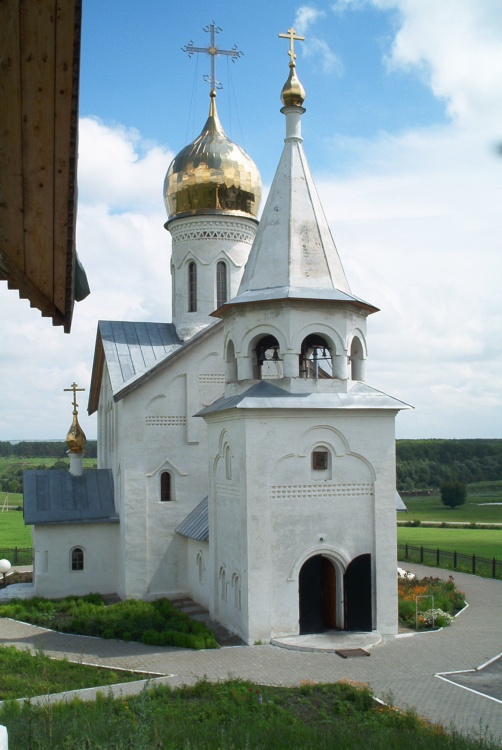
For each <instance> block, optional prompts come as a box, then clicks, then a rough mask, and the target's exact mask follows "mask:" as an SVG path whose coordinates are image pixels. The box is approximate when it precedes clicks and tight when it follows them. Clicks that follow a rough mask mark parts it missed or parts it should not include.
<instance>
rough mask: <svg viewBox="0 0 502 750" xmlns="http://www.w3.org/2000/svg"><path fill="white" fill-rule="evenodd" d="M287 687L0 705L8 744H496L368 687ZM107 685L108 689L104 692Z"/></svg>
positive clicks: (149, 747)
mask: <svg viewBox="0 0 502 750" xmlns="http://www.w3.org/2000/svg"><path fill="white" fill-rule="evenodd" d="M305 682H306V684H304V685H300V686H298V687H293V688H280V687H268V686H262V685H256V684H254V683H250V682H243V681H236V680H233V681H228V682H221V683H216V684H214V685H213V684H210V683H209V682H207V681H202V682H200V683H198V684H197V685H195V686H193V687H190V686H185V687H182V688H178V689H170V688H169V687H168V686H158V687H156V688H154V689H151V690H145V691H143V692H142V693H141V694H139V695H137V696H134V697H131V698H127V699H126V698H118V699H114V698H112V697H110V696H106V695H105V694H104V695H101V696H100V697H98V699H97V700H96V701H90V702H83V701H79V700H73V701H71V702H69V703H65V702H64V703H59V704H54V705H50V704H42V705H40V706H37V705H33V704H30V703H29V702H24V703H23V704H22V705H20V704H18V703H15V702H13V701H11V702H8V703H5V704H4V705H3V706H1V707H0V723H1V724H4V725H5V726H6V727H7V730H8V733H9V748H10V750H26V748H33V749H35V748H36V749H37V750H49V749H50V750H65V749H69V748H71V749H72V750H90V749H91V748H93V749H94V750H98V749H99V750H119V748H120V749H122V748H124V749H125V748H135V750H155V749H156V748H159V749H160V748H166V750H167V748H173V749H174V748H180V750H181V749H183V750H189V749H190V750H213V749H214V750H230V749H231V748H232V749H234V748H247V750H262V749H263V748H267V750H284V748H288V750H304V749H305V748H316V750H334V749H335V748H344V750H360V748H361V747H367V748H372V750H402V748H403V747H405V748H408V747H409V748H420V750H447V749H449V750H451V748H455V750H495V748H496V745H495V743H494V742H491V741H490V740H489V739H488V740H486V739H485V738H484V737H480V738H476V739H474V738H472V739H468V738H466V737H463V736H461V735H459V734H458V733H456V732H454V731H453V732H450V731H445V730H444V729H443V728H442V727H440V726H438V725H431V724H429V723H428V722H426V721H424V720H422V719H420V718H419V717H418V716H417V715H416V714H415V713H414V712H413V710H409V711H406V712H401V711H396V710H395V709H393V708H392V707H387V706H382V705H378V704H377V703H375V702H374V700H373V697H372V693H371V690H370V689H369V688H368V686H365V685H352V684H349V683H348V682H339V683H336V684H333V685H314V684H313V683H312V682H311V680H309V679H308V678H307V679H306V680H305ZM105 692H106V691H104V693H105Z"/></svg>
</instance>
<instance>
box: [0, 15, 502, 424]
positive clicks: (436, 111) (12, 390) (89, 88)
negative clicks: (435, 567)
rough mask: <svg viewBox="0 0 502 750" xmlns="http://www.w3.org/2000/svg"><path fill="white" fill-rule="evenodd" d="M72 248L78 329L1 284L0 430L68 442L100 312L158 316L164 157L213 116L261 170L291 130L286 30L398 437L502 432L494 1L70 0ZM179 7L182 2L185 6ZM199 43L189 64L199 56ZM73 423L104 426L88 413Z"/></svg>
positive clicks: (501, 73) (164, 280) (309, 132)
mask: <svg viewBox="0 0 502 750" xmlns="http://www.w3.org/2000/svg"><path fill="white" fill-rule="evenodd" d="M83 5H84V10H83V30H82V62H81V98H80V115H81V123H80V140H79V166H78V174H79V210H78V226H77V246H78V252H79V255H80V258H81V260H82V262H83V264H84V266H85V268H86V270H87V274H88V277H89V282H90V285H91V290H92V293H91V296H90V297H89V298H88V299H87V300H85V301H83V302H81V303H78V304H77V305H76V307H75V314H74V322H73V327H72V333H71V334H70V335H69V336H66V335H65V334H63V333H62V331H61V330H60V329H56V328H52V327H51V324H50V322H49V321H48V320H46V319H42V318H41V317H40V315H39V314H38V312H37V311H36V310H32V309H30V307H29V305H28V303H27V302H26V301H25V300H19V298H18V296H17V294H16V293H15V292H13V291H10V290H7V288H6V285H5V284H4V283H3V282H2V284H0V315H1V316H2V321H3V323H2V351H1V354H0V358H1V359H0V361H1V364H2V367H1V368H0V439H16V438H63V437H64V435H65V433H66V430H67V428H68V427H69V424H70V421H71V399H70V398H69V396H68V394H67V393H64V391H63V389H64V388H65V387H68V386H69V385H70V384H71V383H72V382H73V381H74V380H76V381H77V382H78V384H79V385H80V386H82V387H85V388H86V389H88V388H89V383H90V372H91V366H92V357H93V351H94V341H95V335H96V324H97V321H98V320H99V319H105V320H106V319H108V320H156V321H169V320H170V293H171V289H170V287H171V284H170V277H169V254H170V237H169V234H168V233H167V232H166V231H165V229H164V227H163V225H164V222H165V220H166V214H165V209H164V205H163V200H162V186H163V180H164V176H165V173H166V171H167V168H168V166H169V163H170V161H171V159H172V158H173V156H174V155H175V154H176V153H177V152H178V151H179V150H181V148H182V147H183V146H184V145H186V143H187V142H188V141H191V140H192V139H193V138H194V137H195V136H196V135H198V133H199V132H200V130H201V128H202V125H203V124H204V121H205V119H206V116H207V110H208V86H207V84H206V83H205V82H204V81H203V75H204V74H205V73H207V72H208V60H207V57H206V56H202V55H200V56H194V57H193V58H191V59H190V58H189V57H188V56H187V55H186V54H185V53H183V52H182V51H181V47H183V46H184V45H185V44H186V43H187V42H188V41H189V40H192V41H193V42H194V44H196V45H197V46H206V45H207V43H208V39H209V36H208V34H206V33H205V32H204V31H203V27H204V26H206V25H207V24H208V23H210V22H211V21H212V20H214V21H215V22H216V23H217V25H218V26H220V27H221V29H222V31H221V33H220V34H219V35H218V37H217V44H218V46H219V47H222V48H225V49H227V48H229V47H232V46H233V45H234V44H236V45H237V46H238V48H239V49H240V50H242V51H243V52H244V55H243V57H242V58H240V59H239V60H238V61H237V62H236V63H235V64H231V63H230V64H227V61H226V60H225V59H223V60H221V61H220V62H219V64H218V66H217V78H218V79H219V80H220V81H221V82H222V84H223V89H222V90H221V91H219V92H218V100H217V101H218V110H219V115H220V119H221V120H222V123H223V126H224V127H225V130H226V131H227V133H228V135H229V136H230V137H232V138H233V139H234V140H235V141H236V142H238V143H239V144H240V145H242V146H243V147H244V148H245V149H246V150H247V152H248V153H249V154H250V156H251V157H252V158H253V159H254V161H255V162H256V164H257V166H258V168H259V169H260V171H261V174H262V179H263V183H264V187H265V192H266V191H267V190H268V187H269V186H270V183H271V181H272V177H273V174H274V171H275V167H276V165H277V162H278V159H279V156H280V153H281V149H282V145H283V138H284V118H283V116H282V115H281V114H280V111H279V110H280V107H281V103H280V99H279V96H280V91H281V88H282V85H283V83H284V81H285V80H286V78H287V75H288V62H289V59H288V56H287V50H288V43H287V42H286V41H285V40H281V39H279V38H278V36H277V35H278V33H279V32H285V31H287V29H288V28H289V27H290V26H294V28H295V29H296V30H297V31H298V32H299V33H302V34H304V35H305V37H306V40H305V42H303V43H298V44H297V45H296V51H297V54H298V57H297V69H298V74H299V77H300V79H301V81H302V83H303V85H304V87H305V89H306V92H307V98H306V101H305V107H306V109H307V111H306V114H305V115H304V117H303V122H302V128H303V136H304V148H305V151H306V154H307V158H308V161H309V163H310V167H311V170H312V172H313V175H314V179H315V182H316V184H317V188H318V191H319V194H320V197H321V201H322V202H323V205H324V209H325V212H326V215H327V218H328V221H329V224H330V226H331V230H332V233H333V236H334V239H335V242H336V244H337V247H338V250H339V253H340V257H341V259H342V263H343V265H344V268H345V271H346V274H347V277H348V279H349V283H350V285H351V288H352V291H353V293H354V294H355V295H356V296H359V297H362V298H363V299H367V300H368V301H369V302H371V303H373V304H374V305H376V306H377V307H379V308H381V312H379V313H377V314H376V315H372V316H371V317H370V320H369V329H368V345H369V358H368V364H367V381H368V383H369V384H370V385H372V386H374V387H376V388H378V389H380V390H383V391H385V392H387V393H390V394H392V395H394V396H396V397H397V398H400V399H402V400H403V401H405V402H407V403H410V404H412V405H414V407H415V409H414V410H410V411H408V412H405V413H402V414H401V415H400V416H399V417H398V420H397V436H398V437H415V438H419V437H423V438H426V437H456V438H462V437H499V436H500V428H501V425H502V410H501V394H502V375H501V373H502V362H501V359H502V355H501V347H500V342H501V340H502V316H501V313H500V302H499V300H500V279H501V278H502V263H501V259H502V252H501V251H502V247H501V244H502V211H501V199H500V196H501V188H502V159H501V158H500V156H497V155H496V153H495V149H494V145H495V144H496V143H498V142H500V141H502V6H501V5H500V0H482V2H480V0H440V2H439V1H438V0H319V1H318V2H305V3H295V2H291V1H289V0H288V1H286V0H275V2H270V1H269V2H264V0H257V1H255V2H253V3H250V4H241V3H239V4H237V3H227V2H224V3H221V2H220V3H218V4H216V3H212V2H209V0H192V2H190V3H189V4H185V5H184V6H182V5H181V4H174V3H172V2H168V1H167V0H162V1H161V0H145V2H138V1H137V0H120V1H119V0H84V3H83ZM187 9H188V10H187ZM197 57H198V58H199V59H196V58H197ZM86 400H87V396H84V397H81V398H80V406H81V412H80V416H81V422H82V425H83V427H84V429H85V430H86V432H87V434H88V437H95V436H96V420H95V417H93V418H88V417H87V416H86V414H85V405H86Z"/></svg>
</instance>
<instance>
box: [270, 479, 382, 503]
mask: <svg viewBox="0 0 502 750" xmlns="http://www.w3.org/2000/svg"><path fill="white" fill-rule="evenodd" d="M371 495H373V485H372V484H371V483H364V484H322V485H320V484H291V485H281V486H279V485H276V486H272V487H271V488H270V498H271V500H300V499H301V500H304V499H313V500H315V499H316V498H325V497H356V496H357V497H368V496H371Z"/></svg>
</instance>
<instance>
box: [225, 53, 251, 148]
mask: <svg viewBox="0 0 502 750" xmlns="http://www.w3.org/2000/svg"><path fill="white" fill-rule="evenodd" d="M228 62H229V61H228V58H227V76H228V84H229V89H230V91H231V93H232V97H233V101H234V106H235V112H236V114H237V124H238V127H239V132H240V142H241V143H242V147H243V149H244V151H246V142H245V139H244V133H243V132H242V125H241V118H240V115H239V102H238V99H237V95H236V93H235V86H234V81H233V78H232V74H231V72H230V66H229V64H228ZM230 99H231V97H228V101H229V105H228V106H229V124H230V134H231V135H232V130H231V122H232V117H231V114H230V110H231V105H230Z"/></svg>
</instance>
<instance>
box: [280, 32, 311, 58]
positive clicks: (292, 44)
mask: <svg viewBox="0 0 502 750" xmlns="http://www.w3.org/2000/svg"><path fill="white" fill-rule="evenodd" d="M278 36H280V37H281V38H282V39H289V52H288V55H289V57H290V63H292V64H293V65H294V64H295V59H296V55H295V39H296V41H297V42H304V41H305V37H304V36H298V35H297V33H296V31H295V30H294V29H288V31H287V34H279V35H278Z"/></svg>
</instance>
